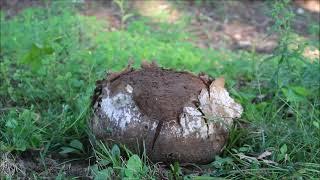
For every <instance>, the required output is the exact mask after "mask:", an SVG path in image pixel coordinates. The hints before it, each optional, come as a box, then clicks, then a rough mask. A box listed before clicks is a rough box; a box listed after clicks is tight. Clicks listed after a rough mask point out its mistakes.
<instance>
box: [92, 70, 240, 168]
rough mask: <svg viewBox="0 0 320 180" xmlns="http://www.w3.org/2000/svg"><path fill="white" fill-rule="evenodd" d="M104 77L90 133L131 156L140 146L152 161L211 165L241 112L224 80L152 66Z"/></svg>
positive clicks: (137, 151)
mask: <svg viewBox="0 0 320 180" xmlns="http://www.w3.org/2000/svg"><path fill="white" fill-rule="evenodd" d="M108 77H109V78H107V79H106V80H104V81H103V82H102V83H101V85H100V88H98V89H99V90H100V91H101V92H100V95H99V98H98V99H97V100H95V102H94V104H95V105H94V112H95V113H94V116H93V117H92V118H91V130H92V132H93V134H95V135H96V137H97V138H99V139H102V140H103V141H104V142H105V143H107V144H113V143H121V144H123V145H125V146H126V147H127V148H129V149H130V150H131V151H133V152H134V153H139V152H141V150H143V147H144V148H145V150H146V152H147V155H148V157H149V158H150V159H151V160H152V161H154V162H160V161H161V162H166V163H171V162H174V161H179V162H180V163H208V162H211V161H212V160H213V159H214V156H215V155H216V154H218V153H220V152H221V150H222V148H223V146H224V145H225V143H226V141H227V138H228V126H230V125H232V122H233V118H237V117H240V116H241V113H242V107H241V105H239V104H237V103H236V102H235V101H234V100H233V99H232V98H231V97H230V96H229V93H228V92H227V91H226V89H225V88H224V79H223V78H218V79H216V80H214V81H212V80H209V79H208V78H206V80H203V79H202V78H201V77H198V76H195V75H193V74H191V73H189V72H176V71H173V70H168V69H162V68H158V67H156V66H155V65H148V66H146V65H144V66H143V68H142V69H140V70H133V69H132V68H130V67H129V68H127V69H126V70H124V71H122V72H120V73H116V75H115V74H113V75H109V76H108ZM161 121H162V128H161V130H160V132H159V136H158V138H156V141H155V142H154V140H155V138H154V137H155V134H156V131H157V129H158V128H157V127H158V124H159V122H161ZM153 143H154V147H152V144H153Z"/></svg>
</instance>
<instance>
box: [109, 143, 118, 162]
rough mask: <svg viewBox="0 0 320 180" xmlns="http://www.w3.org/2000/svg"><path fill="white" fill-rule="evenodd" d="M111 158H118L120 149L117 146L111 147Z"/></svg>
mask: <svg viewBox="0 0 320 180" xmlns="http://www.w3.org/2000/svg"><path fill="white" fill-rule="evenodd" d="M111 154H112V157H113V158H115V159H119V158H120V149H119V146H118V145H116V144H115V145H113V147H112V150H111Z"/></svg>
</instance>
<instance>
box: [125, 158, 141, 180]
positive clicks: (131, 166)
mask: <svg viewBox="0 0 320 180" xmlns="http://www.w3.org/2000/svg"><path fill="white" fill-rule="evenodd" d="M141 170H142V162H141V160H140V158H139V156H138V155H136V154H134V155H132V156H131V157H130V158H129V160H128V163H127V168H126V169H125V171H124V173H125V175H126V176H127V177H129V178H133V177H136V176H137V174H138V173H139V172H141Z"/></svg>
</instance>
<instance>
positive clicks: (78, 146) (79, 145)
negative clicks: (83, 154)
mask: <svg viewBox="0 0 320 180" xmlns="http://www.w3.org/2000/svg"><path fill="white" fill-rule="evenodd" d="M69 145H70V146H71V147H73V148H75V149H78V150H81V151H83V145H82V143H81V142H80V141H79V140H76V139H75V140H72V141H71V142H70V144H69Z"/></svg>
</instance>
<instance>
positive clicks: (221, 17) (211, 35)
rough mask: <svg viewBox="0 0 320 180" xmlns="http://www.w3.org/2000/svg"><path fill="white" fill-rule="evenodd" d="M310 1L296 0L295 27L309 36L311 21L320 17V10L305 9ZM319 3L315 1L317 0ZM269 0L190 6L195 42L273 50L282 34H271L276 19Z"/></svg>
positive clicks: (267, 51)
mask: <svg viewBox="0 0 320 180" xmlns="http://www.w3.org/2000/svg"><path fill="white" fill-rule="evenodd" d="M310 1H312V0H310ZM308 3H309V1H307V0H305V1H295V3H292V4H290V7H289V8H292V9H293V12H294V13H295V15H296V16H295V18H294V19H293V22H292V25H293V30H294V31H295V32H297V33H298V34H300V35H301V36H303V37H305V38H309V39H313V38H317V39H319V35H317V36H316V37H313V35H311V34H310V32H309V28H310V27H309V25H310V23H315V22H319V21H320V14H319V12H314V11H308V9H304V8H305V6H304V5H306V4H308ZM313 4H315V2H313ZM270 11H271V3H270V2H269V1H251V0H245V1H223V2H219V3H212V4H210V5H206V6H200V7H197V6H189V12H190V13H191V14H192V17H194V18H193V19H192V22H191V25H190V26H189V32H191V33H192V34H193V35H195V37H196V40H195V41H194V43H195V44H196V45H197V46H198V47H200V48H216V49H232V50H236V49H245V50H254V51H256V52H259V53H271V52H272V51H273V50H274V48H275V47H276V46H277V41H278V37H277V36H276V35H270V33H269V32H270V29H271V27H272V25H273V23H274V22H273V20H272V19H271V17H270Z"/></svg>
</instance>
